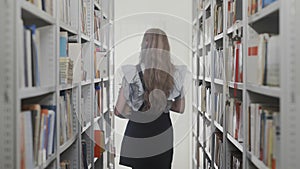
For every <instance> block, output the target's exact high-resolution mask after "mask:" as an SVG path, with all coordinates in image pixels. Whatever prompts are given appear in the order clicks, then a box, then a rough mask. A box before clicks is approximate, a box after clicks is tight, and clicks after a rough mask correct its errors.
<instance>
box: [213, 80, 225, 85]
mask: <svg viewBox="0 0 300 169" xmlns="http://www.w3.org/2000/svg"><path fill="white" fill-rule="evenodd" d="M214 82H215V84H218V85H223V84H224V83H223V80H221V79H214Z"/></svg>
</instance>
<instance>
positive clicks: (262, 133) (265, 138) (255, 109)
mask: <svg viewBox="0 0 300 169" xmlns="http://www.w3.org/2000/svg"><path fill="white" fill-rule="evenodd" d="M276 109H278V107H277V108H276V107H274V106H271V105H264V104H255V103H251V104H250V106H249V112H248V113H249V114H248V123H249V127H248V131H249V132H248V138H249V140H248V142H249V145H248V147H249V151H251V152H252V153H253V154H254V155H255V156H256V157H258V158H259V159H260V160H261V161H263V162H264V163H265V164H266V166H268V167H269V168H272V169H275V168H276V167H277V166H276V161H277V160H278V158H279V147H280V146H279V140H280V113H279V112H278V110H276Z"/></svg>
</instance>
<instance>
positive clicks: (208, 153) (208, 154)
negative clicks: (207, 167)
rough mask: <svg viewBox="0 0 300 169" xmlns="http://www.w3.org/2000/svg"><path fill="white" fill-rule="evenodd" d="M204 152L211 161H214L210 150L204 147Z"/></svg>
mask: <svg viewBox="0 0 300 169" xmlns="http://www.w3.org/2000/svg"><path fill="white" fill-rule="evenodd" d="M204 153H205V154H206V156H207V157H208V159H209V160H210V161H212V158H211V154H210V152H208V151H207V149H206V148H204Z"/></svg>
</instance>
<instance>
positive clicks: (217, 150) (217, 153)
mask: <svg viewBox="0 0 300 169" xmlns="http://www.w3.org/2000/svg"><path fill="white" fill-rule="evenodd" d="M214 137H215V138H214V141H215V143H214V161H215V164H216V165H217V166H218V168H225V164H223V160H222V159H223V155H224V149H223V134H222V133H221V132H216V133H215V134H214Z"/></svg>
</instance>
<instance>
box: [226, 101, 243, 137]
mask: <svg viewBox="0 0 300 169" xmlns="http://www.w3.org/2000/svg"><path fill="white" fill-rule="evenodd" d="M226 107H227V108H226V110H227V113H228V133H229V134H230V135H231V136H232V137H233V138H234V139H236V140H237V141H238V142H243V141H244V136H243V127H244V126H243V121H242V119H243V111H242V110H243V107H242V102H241V101H239V100H237V99H234V98H231V99H230V100H229V104H227V105H226Z"/></svg>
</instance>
